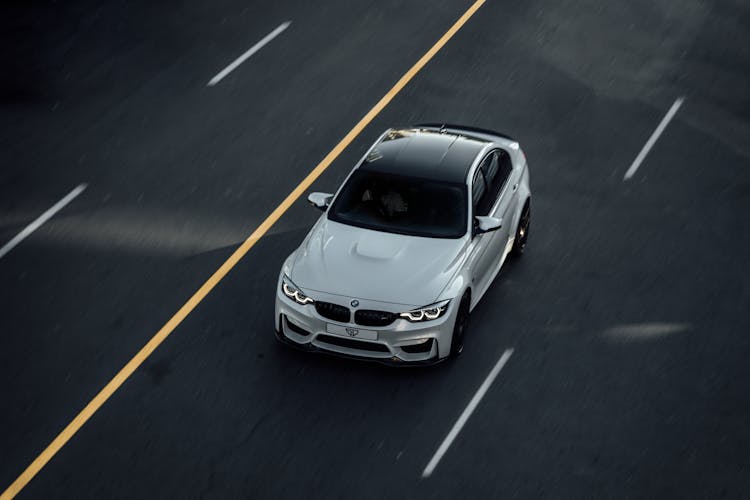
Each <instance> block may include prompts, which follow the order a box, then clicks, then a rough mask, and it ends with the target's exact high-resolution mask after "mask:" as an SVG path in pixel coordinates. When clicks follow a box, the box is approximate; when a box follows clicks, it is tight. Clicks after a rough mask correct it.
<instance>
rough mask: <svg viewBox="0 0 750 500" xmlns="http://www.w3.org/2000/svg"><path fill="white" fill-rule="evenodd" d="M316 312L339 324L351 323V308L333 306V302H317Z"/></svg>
mask: <svg viewBox="0 0 750 500" xmlns="http://www.w3.org/2000/svg"><path fill="white" fill-rule="evenodd" d="M315 310H316V311H318V314H320V315H321V316H323V317H324V318H328V319H330V320H333V321H338V322H339V323H349V319H350V315H349V308H348V307H344V306H340V305H338V304H332V303H331V302H321V301H319V300H316V301H315Z"/></svg>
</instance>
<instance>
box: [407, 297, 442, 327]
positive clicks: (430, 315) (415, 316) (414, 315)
mask: <svg viewBox="0 0 750 500" xmlns="http://www.w3.org/2000/svg"><path fill="white" fill-rule="evenodd" d="M449 303H450V300H444V301H443V302H438V303H436V304H432V305H429V306H425V307H422V308H420V309H414V310H413V311H406V312H402V313H401V314H399V316H400V317H402V318H405V319H407V320H409V321H412V322H415V323H416V322H419V321H432V320H433V319H438V318H439V317H440V316H442V315H443V314H445V311H446V310H447V309H448V304H449Z"/></svg>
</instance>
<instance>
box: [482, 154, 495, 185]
mask: <svg viewBox="0 0 750 500" xmlns="http://www.w3.org/2000/svg"><path fill="white" fill-rule="evenodd" d="M481 168H482V173H483V174H484V178H485V180H486V181H487V184H489V185H490V188H492V187H493V186H494V185H495V184H496V183H495V177H496V176H497V171H498V163H497V154H495V153H494V152H492V153H490V155H489V156H488V157H487V158H485V159H484V161H483V162H482V167H481Z"/></svg>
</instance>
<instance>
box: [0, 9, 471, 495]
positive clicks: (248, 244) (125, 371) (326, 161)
mask: <svg viewBox="0 0 750 500" xmlns="http://www.w3.org/2000/svg"><path fill="white" fill-rule="evenodd" d="M484 2H485V0H477V1H476V2H474V4H472V6H471V7H469V9H468V10H467V11H466V12H464V14H463V15H462V16H461V17H460V18H459V19H458V21H456V22H455V24H453V26H451V27H450V29H449V30H448V31H446V32H445V34H444V35H443V36H441V37H440V39H439V40H438V41H437V42H436V43H435V45H433V46H432V47H430V50H428V51H427V52H426V53H425V54H424V55H423V56H422V57H421V58H420V59H419V61H417V62H416V63H415V64H414V66H412V67H411V68H409V71H407V72H406V73H404V76H402V77H401V78H400V79H399V81H398V82H396V84H395V85H394V86H393V88H391V90H389V91H388V93H386V94H385V95H384V96H383V97H382V98H381V99H380V101H378V103H377V104H375V106H373V107H372V109H371V110H370V111H368V112H367V114H366V115H365V116H364V117H362V119H361V120H360V121H359V123H357V124H356V125H355V126H354V128H353V129H351V131H349V133H348V134H346V136H344V138H343V139H341V141H340V142H339V143H338V144H336V147H334V148H333V149H332V150H331V152H330V153H328V154H327V155H326V156H325V158H323V160H322V161H321V162H320V163H318V165H317V166H316V167H315V168H314V169H313V170H312V171H311V172H310V173H309V174H308V175H307V177H305V179H304V180H303V181H302V182H300V183H299V185H298V186H297V187H296V188H294V191H292V192H291V193H289V195H288V196H287V197H286V198H285V199H284V201H282V202H281V204H280V205H279V206H278V207H276V209H275V210H274V211H273V212H271V215H269V216H268V217H266V220H264V221H263V222H262V223H261V225H260V226H258V228H257V229H256V230H255V231H253V234H251V235H250V236H249V237H248V238H247V239H246V240H245V241H244V242H243V243H242V244H241V245H240V246H239V247H238V248H237V250H235V251H234V253H232V255H231V256H230V257H229V258H228V259H227V260H226V261H225V262H224V263H223V264H222V265H221V267H219V269H217V270H216V272H214V274H213V275H211V277H210V278H208V280H207V281H206V282H205V283H203V285H202V286H201V287H200V288H199V289H198V291H197V292H195V293H194V294H193V296H192V297H190V299H189V300H188V301H187V302H186V303H185V304H184V305H183V306H182V307H181V308H180V309H179V311H177V312H176V313H175V315H174V316H172V317H171V318H170V319H169V321H167V323H166V324H165V325H164V326H162V327H161V329H160V330H159V331H158V332H157V333H156V335H154V336H153V337H152V338H151V340H149V341H148V343H147V344H146V345H145V346H143V348H142V349H141V350H140V351H138V353H137V354H136V355H135V356H133V359H131V360H130V361H128V363H127V364H126V365H125V366H123V367H122V369H121V370H120V371H119V372H118V373H117V375H115V377H114V378H113V379H112V380H110V381H109V383H108V384H107V385H105V386H104V388H103V389H102V390H101V391H99V393H98V394H97V395H96V396H94V399H92V400H91V401H90V402H89V403H88V404H87V405H86V406H85V407H84V409H83V410H81V412H80V413H79V414H78V415H76V417H75V418H74V419H73V420H72V421H71V422H70V423H69V424H68V425H67V426H65V429H63V430H62V432H61V433H60V434H58V435H57V437H56V438H55V439H54V440H53V441H52V442H51V443H50V444H49V445H48V446H47V448H45V449H44V451H42V453H41V454H40V455H39V456H38V457H36V458H35V459H34V461H33V462H31V464H30V465H29V466H28V467H27V468H26V470H24V471H23V473H21V475H20V476H18V478H17V479H16V480H15V481H13V483H12V484H11V485H10V486H8V489H6V490H5V491H4V492H3V494H2V495H0V500H10V499H11V498H13V497H15V496H16V495H17V494H18V493H19V492H20V491H21V490H22V489H23V488H24V487H25V486H26V485H27V484H28V483H29V481H31V480H32V479H33V478H34V476H36V475H37V473H38V472H39V471H40V470H42V467H44V466H45V465H46V464H47V462H49V461H50V460H51V459H52V457H54V456H55V455H56V454H57V452H58V451H60V449H61V448H62V447H63V446H65V444H66V443H67V442H68V441H69V440H70V438H72V437H73V436H74V435H75V433H76V432H78V431H79V430H80V429H81V427H83V426H84V424H85V423H86V422H87V421H88V419H89V418H91V416H92V415H93V414H94V413H96V411H97V410H98V409H99V408H101V406H102V405H103V404H104V403H105V402H106V401H107V400H108V399H109V398H110V397H111V396H112V394H114V393H115V391H117V389H119V388H120V386H121V385H122V384H123V383H124V382H125V381H126V380H127V379H128V377H130V376H131V375H132V374H133V372H135V370H136V369H138V367H139V366H140V365H141V363H143V362H144V361H145V360H146V359H147V358H148V357H149V356H151V354H152V353H153V352H154V351H155V350H156V348H157V347H159V345H161V343H162V342H164V340H165V339H166V338H167V337H169V334H170V333H172V332H173V331H174V329H175V328H177V326H178V325H179V324H180V323H181V322H182V320H184V319H185V318H186V317H187V316H188V314H190V313H191V312H192V311H193V309H195V308H196V306H197V305H198V304H200V303H201V301H202V300H203V299H204V298H206V295H208V294H209V292H210V291H211V290H213V288H214V287H215V286H216V285H217V284H218V283H219V282H220V281H221V280H222V279H223V278H224V276H226V275H227V273H229V271H231V270H232V268H233V267H234V266H236V265H237V263H238V262H239V261H240V259H241V258H242V257H244V256H245V254H246V253H247V252H248V251H250V249H251V248H253V246H254V245H255V243H257V242H258V240H259V239H261V238H262V237H263V235H264V234H266V232H267V231H268V230H269V229H270V228H271V227H272V226H273V225H274V224H275V223H276V221H278V220H279V218H280V217H281V216H282V215H284V212H286V211H287V210H288V209H289V207H291V206H292V203H294V202H295V201H296V200H297V198H299V197H300V196H301V195H302V193H304V192H305V191H306V190H307V189H308V188H309V187H310V185H311V184H312V183H313V182H315V180H316V179H317V178H318V177H319V176H320V174H322V173H323V172H324V171H325V169H327V168H328V166H329V165H330V164H331V163H332V162H333V160H335V159H336V157H338V156H339V155H340V154H341V152H342V151H344V149H346V147H347V146H349V144H350V143H351V142H352V141H353V140H354V138H355V137H357V136H358V135H359V134H360V133H361V132H362V130H364V129H365V127H367V125H369V123H370V122H371V121H372V120H373V118H375V117H376V116H377V115H378V114H379V113H380V112H381V111H382V110H383V108H385V107H386V106H387V105H388V103H390V102H391V100H393V98H394V97H395V96H396V95H397V94H398V93H399V92H400V91H401V90H402V89H403V88H404V87H405V86H406V84H407V83H409V81H410V80H411V79H412V78H414V75H416V74H417V73H419V71H420V70H421V69H422V68H423V67H424V66H425V65H426V64H427V63H428V62H429V61H430V59H432V58H433V56H434V55H435V54H437V53H438V51H439V50H440V49H442V48H443V46H444V45H445V44H446V43H448V40H450V39H451V38H452V37H453V35H455V34H456V32H457V31H458V30H460V29H461V27H462V26H463V25H464V24H465V23H466V21H468V20H469V19H470V18H471V16H473V15H474V13H475V12H476V11H477V10H478V9H479V7H481V6H482V4H484Z"/></svg>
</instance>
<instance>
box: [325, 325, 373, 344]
mask: <svg viewBox="0 0 750 500" xmlns="http://www.w3.org/2000/svg"><path fill="white" fill-rule="evenodd" d="M326 331H327V332H328V333H332V334H334V335H338V336H339V337H349V338H350V339H362V340H378V332H376V331H375V330H363V329H362V328H354V327H351V326H341V325H333V324H331V323H327V324H326Z"/></svg>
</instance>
